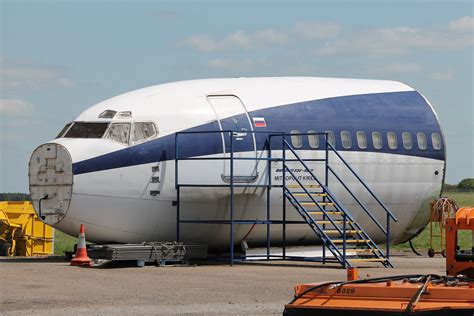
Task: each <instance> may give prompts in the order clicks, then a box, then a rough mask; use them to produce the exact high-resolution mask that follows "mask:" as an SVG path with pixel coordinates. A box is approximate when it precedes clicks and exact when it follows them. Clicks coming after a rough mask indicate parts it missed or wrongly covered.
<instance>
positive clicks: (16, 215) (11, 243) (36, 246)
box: [0, 202, 54, 256]
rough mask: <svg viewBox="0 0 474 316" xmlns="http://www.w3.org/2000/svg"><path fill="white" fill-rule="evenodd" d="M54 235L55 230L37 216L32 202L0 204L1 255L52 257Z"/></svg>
mask: <svg viewBox="0 0 474 316" xmlns="http://www.w3.org/2000/svg"><path fill="white" fill-rule="evenodd" d="M53 234H54V230H53V228H52V227H51V226H48V225H46V224H44V223H43V222H42V221H41V220H40V219H39V218H38V217H37V216H36V214H35V211H34V209H33V206H32V204H31V202H0V255H4V256H5V255H6V256H44V255H50V254H52V253H53V249H54V248H53V242H54V239H53Z"/></svg>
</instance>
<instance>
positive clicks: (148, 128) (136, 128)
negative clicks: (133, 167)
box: [133, 122, 157, 142]
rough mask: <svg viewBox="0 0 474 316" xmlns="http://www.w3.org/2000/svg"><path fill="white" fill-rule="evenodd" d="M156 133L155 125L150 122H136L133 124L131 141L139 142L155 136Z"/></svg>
mask: <svg viewBox="0 0 474 316" xmlns="http://www.w3.org/2000/svg"><path fill="white" fill-rule="evenodd" d="M156 134H157V131H156V127H155V124H153V123H151V122H136V123H134V124H133V141H134V142H140V141H142V140H145V139H148V138H152V137H154V136H156Z"/></svg>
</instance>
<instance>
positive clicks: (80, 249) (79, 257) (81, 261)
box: [71, 224, 92, 267]
mask: <svg viewBox="0 0 474 316" xmlns="http://www.w3.org/2000/svg"><path fill="white" fill-rule="evenodd" d="M71 265H72V266H80V267H92V263H91V259H90V258H89V257H88V256H87V249H86V234H85V232H84V225H83V224H81V228H80V229H79V238H78V240H77V249H76V256H75V257H74V259H72V260H71Z"/></svg>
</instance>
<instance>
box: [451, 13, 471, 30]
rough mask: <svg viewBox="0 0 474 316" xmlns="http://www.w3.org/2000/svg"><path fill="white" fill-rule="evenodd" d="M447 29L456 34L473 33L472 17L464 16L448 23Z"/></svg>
mask: <svg viewBox="0 0 474 316" xmlns="http://www.w3.org/2000/svg"><path fill="white" fill-rule="evenodd" d="M449 29H450V30H452V31H456V32H471V33H472V32H474V17H473V16H464V17H462V18H459V19H457V20H454V21H452V22H450V23H449Z"/></svg>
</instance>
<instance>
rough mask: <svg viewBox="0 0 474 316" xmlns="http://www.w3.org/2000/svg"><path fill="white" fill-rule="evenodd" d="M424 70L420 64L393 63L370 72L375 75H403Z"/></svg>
mask: <svg viewBox="0 0 474 316" xmlns="http://www.w3.org/2000/svg"><path fill="white" fill-rule="evenodd" d="M422 69H423V67H422V66H421V65H420V64H416V63H391V64H387V65H383V66H381V67H378V68H375V69H372V70H371V71H370V72H372V73H375V74H386V73H390V74H401V73H418V72H420V71H421V70H422Z"/></svg>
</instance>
